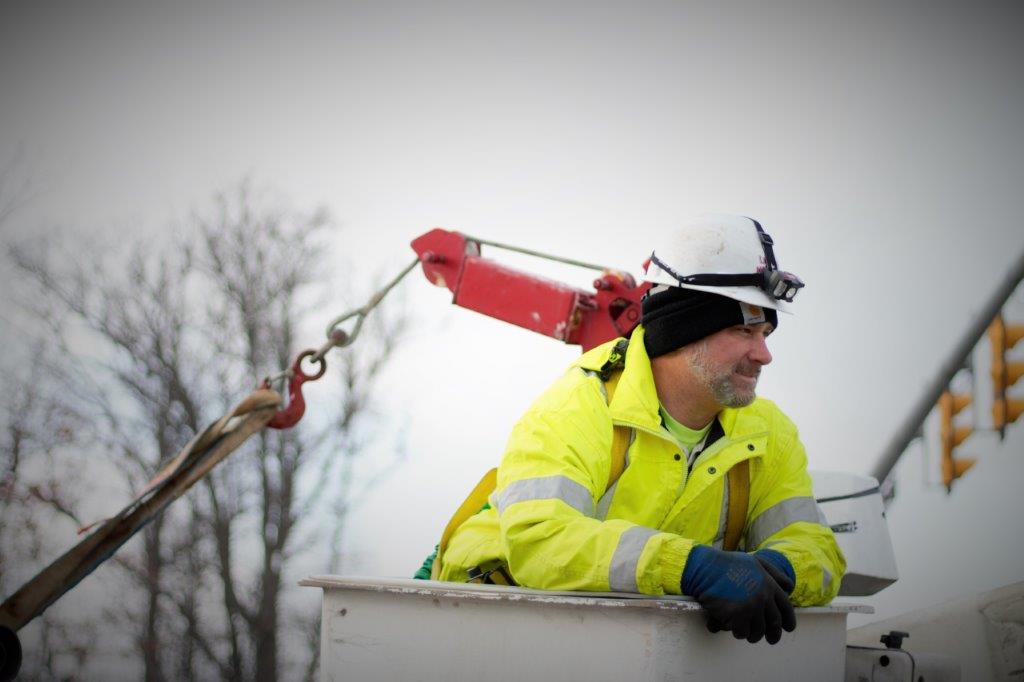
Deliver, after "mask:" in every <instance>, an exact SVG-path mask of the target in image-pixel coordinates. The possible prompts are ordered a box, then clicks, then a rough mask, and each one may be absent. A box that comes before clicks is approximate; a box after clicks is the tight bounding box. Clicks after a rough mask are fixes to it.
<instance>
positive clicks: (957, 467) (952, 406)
mask: <svg viewBox="0 0 1024 682" xmlns="http://www.w3.org/2000/svg"><path fill="white" fill-rule="evenodd" d="M970 404H971V396H970V394H967V393H960V394H955V395H954V394H953V393H952V392H950V391H948V390H946V391H944V392H943V393H942V395H941V396H939V440H940V443H941V445H942V482H943V483H944V484H945V486H946V490H952V488H953V481H954V480H956V479H958V478H960V477H961V476H963V475H964V473H965V472H966V471H967V470H968V469H970V468H971V467H972V466H974V463H975V462H976V461H977V460H976V459H974V458H973V457H954V456H953V450H954V449H956V448H957V446H959V445H960V444H961V443H963V442H964V441H965V440H967V437H968V436H970V435H971V433H973V431H974V429H973V428H972V427H970V426H955V425H954V424H953V417H955V416H956V415H957V414H958V413H959V412H961V411H962V410H963V409H964V408H965V407H967V406H968V405H970Z"/></svg>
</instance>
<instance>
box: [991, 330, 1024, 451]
mask: <svg viewBox="0 0 1024 682" xmlns="http://www.w3.org/2000/svg"><path fill="white" fill-rule="evenodd" d="M988 338H989V341H990V342H991V344H992V426H993V427H994V428H996V429H999V435H1000V437H1002V436H1003V435H1004V433H1005V430H1006V425H1007V424H1010V423H1012V422H1014V421H1016V420H1017V419H1018V418H1019V417H1020V416H1021V415H1022V414H1024V398H1008V397H1007V396H1006V390H1007V389H1008V388H1010V387H1011V386H1013V385H1014V384H1016V383H1017V381H1018V380H1020V378H1021V377H1024V361H1020V360H1018V361H1008V360H1007V359H1006V352H1007V351H1009V350H1010V349H1011V348H1013V347H1014V346H1016V345H1017V343H1018V342H1019V341H1020V340H1021V339H1024V324H1010V325H1008V324H1006V323H1005V322H1003V316H1002V315H996V317H995V319H994V320H992V324H991V325H989V328H988Z"/></svg>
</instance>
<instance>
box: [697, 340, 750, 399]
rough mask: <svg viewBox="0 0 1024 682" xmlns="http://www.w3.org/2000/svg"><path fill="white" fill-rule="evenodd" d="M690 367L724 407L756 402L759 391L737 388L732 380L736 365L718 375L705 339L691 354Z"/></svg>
mask: <svg viewBox="0 0 1024 682" xmlns="http://www.w3.org/2000/svg"><path fill="white" fill-rule="evenodd" d="M690 368H691V369H692V370H693V374H694V376H696V377H697V380H698V381H700V383H701V385H703V386H704V387H705V388H707V389H708V390H709V391H710V392H711V395H712V397H714V399H715V401H716V402H717V403H718V404H719V405H722V406H723V407H746V406H747V405H749V404H750V403H752V402H754V399H755V398H756V397H757V393H756V392H755V391H754V390H753V389H751V390H750V391H749V392H747V391H738V390H736V386H735V384H733V382H732V374H733V371H735V369H736V368H735V367H734V368H732V369H730V370H729V371H728V372H727V373H723V374H718V375H716V374H715V373H714V371H713V370H712V368H711V366H710V364H709V363H708V351H707V344H706V343H705V342H704V341H701V342H700V345H698V346H697V348H696V349H694V352H693V354H692V355H691V356H690Z"/></svg>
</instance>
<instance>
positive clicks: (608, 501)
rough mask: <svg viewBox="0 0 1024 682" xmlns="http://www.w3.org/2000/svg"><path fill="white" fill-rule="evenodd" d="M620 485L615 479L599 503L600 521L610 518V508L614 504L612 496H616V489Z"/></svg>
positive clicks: (598, 513) (598, 515) (598, 514)
mask: <svg viewBox="0 0 1024 682" xmlns="http://www.w3.org/2000/svg"><path fill="white" fill-rule="evenodd" d="M618 487H619V482H618V481H615V483H612V487H611V488H608V491H607V492H606V493H605V494H604V496H603V497H602V498H601V499H600V500H599V501H598V503H597V518H598V520H600V521H604V520H605V519H607V518H608V508H609V507H611V506H612V498H613V497H615V490H616V488H618Z"/></svg>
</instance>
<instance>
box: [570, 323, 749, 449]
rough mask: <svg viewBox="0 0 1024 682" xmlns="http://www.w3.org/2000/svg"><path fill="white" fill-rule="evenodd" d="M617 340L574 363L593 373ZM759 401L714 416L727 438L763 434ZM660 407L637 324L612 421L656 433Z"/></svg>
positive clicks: (612, 408)
mask: <svg viewBox="0 0 1024 682" xmlns="http://www.w3.org/2000/svg"><path fill="white" fill-rule="evenodd" d="M616 341H617V339H616V340H614V341H610V342H608V343H605V344H602V345H600V346H597V347H596V348H593V349H591V350H590V351H589V352H587V353H585V354H583V355H582V356H581V357H580V358H579V359H578V360H577V361H576V362H575V363H573V366H574V367H581V368H583V369H586V370H590V371H594V372H598V371H600V370H601V368H602V367H603V366H604V364H605V362H607V361H608V357H609V356H610V355H611V352H612V349H613V348H614V347H615V343H616ZM759 403H760V400H755V401H754V403H753V404H751V405H750V406H748V407H741V408H729V407H727V408H724V409H723V410H722V411H721V412H719V413H718V417H717V419H718V421H719V423H720V424H721V427H722V431H723V432H724V434H725V436H726V437H727V438H729V439H730V440H738V439H741V438H745V437H750V436H754V435H758V434H763V433H764V432H765V431H767V430H768V428H767V426H768V425H767V421H766V420H765V418H764V416H763V409H762V407H761V405H759ZM659 406H660V403H659V401H658V391H657V388H656V387H655V385H654V374H653V372H652V371H651V359H650V358H649V357H647V348H646V347H645V346H644V328H643V325H640V326H638V327H637V328H636V329H635V330H634V331H633V334H632V336H631V337H630V340H629V348H628V349H627V350H626V367H625V369H624V370H623V372H622V378H621V379H619V384H618V386H617V387H616V389H615V395H614V396H613V397H612V401H611V403H609V405H608V410H609V412H610V413H611V417H612V421H614V422H617V423H624V424H627V425H628V426H634V427H637V428H640V429H645V430H647V431H655V432H658V431H661V429H662V425H661V414H660V413H659V412H658V408H659ZM709 444H710V443H709Z"/></svg>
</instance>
